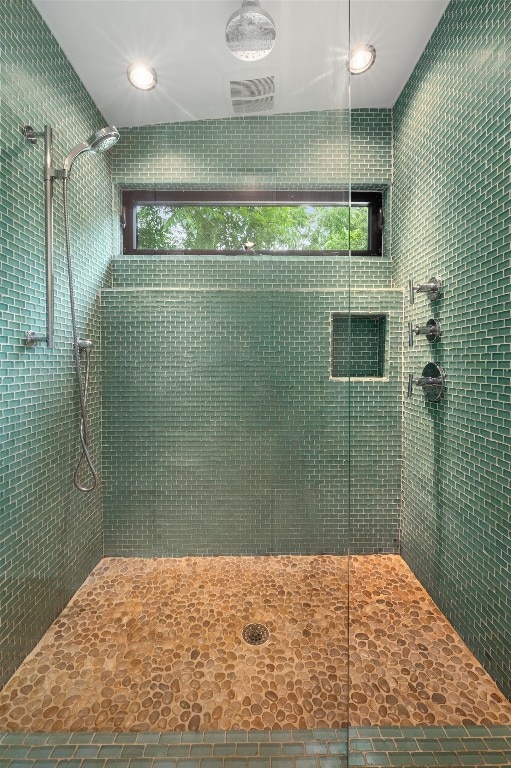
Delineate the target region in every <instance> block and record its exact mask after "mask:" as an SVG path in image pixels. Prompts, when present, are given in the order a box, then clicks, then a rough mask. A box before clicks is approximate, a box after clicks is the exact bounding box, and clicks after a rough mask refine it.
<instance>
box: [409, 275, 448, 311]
mask: <svg viewBox="0 0 511 768" xmlns="http://www.w3.org/2000/svg"><path fill="white" fill-rule="evenodd" d="M442 285H443V283H442V278H441V277H430V278H429V280H428V282H427V283H423V284H421V285H414V284H413V280H409V281H408V292H409V296H410V304H414V303H415V293H427V294H428V299H430V300H431V301H436V299H438V298H439V297H440V296H441V295H442Z"/></svg>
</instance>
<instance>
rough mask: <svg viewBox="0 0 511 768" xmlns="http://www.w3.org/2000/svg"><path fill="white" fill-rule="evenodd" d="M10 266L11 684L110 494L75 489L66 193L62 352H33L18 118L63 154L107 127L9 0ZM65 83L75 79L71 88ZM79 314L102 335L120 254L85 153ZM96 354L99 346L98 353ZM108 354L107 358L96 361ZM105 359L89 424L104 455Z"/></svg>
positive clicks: (105, 192)
mask: <svg viewBox="0 0 511 768" xmlns="http://www.w3.org/2000/svg"><path fill="white" fill-rule="evenodd" d="M0 36H1V40H0V43H1V44H0V48H1V51H2V67H1V74H0V79H1V92H2V100H1V107H0V109H1V112H0V120H1V125H0V128H1V130H0V150H1V168H0V176H1V187H2V201H1V204H0V229H1V234H0V253H1V267H0V275H1V281H2V291H1V294H2V300H1V301H2V303H1V315H2V328H1V335H0V342H1V355H2V358H1V363H2V379H1V383H0V389H1V397H2V415H1V420H0V442H1V462H2V478H3V484H2V504H1V512H0V541H1V545H0V546H1V550H0V579H1V582H2V584H1V587H0V600H1V612H2V634H1V647H0V652H1V664H0V682H3V681H5V679H6V678H7V677H8V676H9V675H10V674H11V673H12V672H13V671H14V669H15V667H16V666H17V664H18V663H19V662H20V661H21V660H22V659H23V658H24V657H25V656H26V654H27V653H28V652H29V651H30V650H31V649H32V648H33V647H34V645H35V644H36V643H37V641H38V640H39V638H40V636H41V635H42V633H43V632H44V631H45V630H46V629H47V627H48V626H49V624H50V623H51V622H52V621H53V619H54V618H55V616H56V615H57V614H58V613H59V611H60V610H61V609H62V608H63V606H64V605H65V604H66V602H67V601H68V600H69V598H70V596H71V595H72V593H73V592H74V590H75V589H76V588H77V586H78V585H79V584H80V583H81V582H82V581H83V579H84V578H85V577H86V576H87V574H88V573H89V571H90V570H91V568H92V567H93V566H94V565H95V564H96V562H97V561H98V559H99V558H100V556H101V552H102V504H101V499H100V494H99V493H97V492H96V493H93V494H91V495H87V496H83V495H80V494H79V493H78V492H76V491H74V490H73V488H72V474H73V466H74V463H75V461H76V459H77V455H78V439H77V429H78V414H77V402H76V390H75V384H74V379H73V359H72V345H71V341H70V338H71V329H70V320H69V302H68V298H67V290H66V280H67V273H66V269H65V257H64V253H63V247H62V243H63V231H62V204H61V196H60V189H58V188H56V189H55V251H54V261H55V265H54V266H55V324H56V341H55V349H54V350H49V349H47V348H46V346H45V345H41V346H40V347H37V348H34V349H30V350H29V349H26V348H25V347H24V346H23V344H22V338H23V335H24V333H25V331H27V330H28V329H30V328H31V329H33V330H35V331H37V332H39V333H44V332H45V327H46V326H45V323H46V318H45V312H46V310H45V262H44V230H43V226H44V201H43V172H42V165H43V143H42V141H41V140H40V141H39V142H38V145H37V146H29V145H28V144H27V143H26V142H25V141H24V139H23V138H22V136H21V134H20V126H22V125H25V124H27V123H30V124H31V125H33V126H34V128H35V130H42V129H43V126H44V125H45V124H49V125H52V126H53V129H54V158H55V162H56V163H57V164H58V163H63V159H64V157H65V156H66V155H67V154H68V152H69V151H70V150H71V148H72V147H74V146H75V145H76V144H77V143H78V142H80V141H83V140H84V138H86V137H87V136H89V135H90V134H91V133H92V132H93V131H95V130H97V129H98V128H99V127H100V126H101V125H102V124H104V121H103V118H102V117H101V115H100V114H99V113H98V111H97V110H96V108H95V107H94V105H93V104H92V102H91V100H90V98H89V96H88V94H87V92H86V91H85V89H84V88H83V86H82V84H81V83H80V81H79V80H78V78H77V76H76V74H75V73H74V71H73V70H72V69H71V67H70V65H69V63H68V62H67V60H66V58H65V56H64V54H63V53H62V51H61V50H60V48H59V46H58V45H57V43H56V42H55V40H54V39H53V37H52V36H51V35H50V33H49V31H48V29H47V27H46V26H45V24H44V23H43V21H42V19H41V17H40V16H39V14H38V13H37V11H36V10H35V8H34V6H33V5H32V3H31V2H29V0H2V2H1V3H0ZM64 84H65V85H64ZM70 216H71V226H72V229H73V238H72V239H73V245H74V263H75V267H76V284H77V285H76V294H77V296H76V298H77V306H78V322H79V328H80V330H81V331H85V332H86V333H87V334H88V335H89V336H90V337H91V338H92V339H93V340H94V342H95V344H96V348H97V347H98V342H99V322H98V321H99V314H98V306H97V296H98V289H99V287H100V286H101V284H102V283H103V282H104V280H105V276H106V274H107V269H108V262H109V257H110V256H111V251H112V224H111V189H110V174H109V168H108V160H107V159H106V158H104V157H98V158H96V159H95V160H91V159H82V160H81V161H78V162H77V163H76V165H75V168H74V170H73V175H72V178H71V181H70ZM96 355H97V353H95V357H96ZM96 359H97V357H96ZM99 402H100V391H99V378H98V367H97V366H96V367H95V370H94V374H93V377H92V392H91V399H90V414H91V418H90V429H91V434H92V436H93V439H92V447H93V453H94V455H95V456H96V457H97V459H98V460H99V458H100V456H99V447H100V446H99V437H98V435H99V427H100V409H99Z"/></svg>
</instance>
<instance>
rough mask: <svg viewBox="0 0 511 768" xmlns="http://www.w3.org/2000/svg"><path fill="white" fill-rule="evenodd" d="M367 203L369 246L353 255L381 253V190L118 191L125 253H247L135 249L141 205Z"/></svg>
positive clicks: (323, 252)
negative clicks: (137, 218)
mask: <svg viewBox="0 0 511 768" xmlns="http://www.w3.org/2000/svg"><path fill="white" fill-rule="evenodd" d="M350 199H351V202H352V203H367V207H368V209H369V232H368V236H369V248H368V249H367V250H362V251H361V250H352V251H351V254H352V255H353V256H381V255H382V241H383V221H384V216H383V193H382V192H376V191H372V190H371V191H362V190H352V191H351V193H350V192H348V191H342V190H307V191H282V190H267V191H254V190H252V191H249V190H247V191H243V190H240V191H226V190H204V191H193V190H153V189H124V190H122V192H121V206H122V217H121V225H122V252H123V253H124V254H127V255H134V256H136V255H143V256H147V255H155V256H157V255H161V256H165V255H179V254H190V255H201V256H203V255H218V256H225V255H229V254H230V255H244V256H246V255H247V251H244V250H227V249H226V250H221V251H216V250H213V249H208V250H163V249H158V250H149V249H147V248H135V247H134V246H135V238H136V208H137V206H141V205H167V206H170V205H172V206H178V205H179V206H193V205H197V206H199V205H225V206H229V205H276V206H285V205H289V206H291V205H297V206H298V205H314V204H315V205H321V204H323V205H332V206H334V205H340V206H347V205H348V204H349V202H350ZM250 253H256V254H261V255H270V256H286V255H288V254H300V255H303V256H321V255H324V256H346V255H347V254H348V253H350V252H349V251H334V250H316V251H307V250H278V251H271V250H257V249H256V250H255V251H251V252H250Z"/></svg>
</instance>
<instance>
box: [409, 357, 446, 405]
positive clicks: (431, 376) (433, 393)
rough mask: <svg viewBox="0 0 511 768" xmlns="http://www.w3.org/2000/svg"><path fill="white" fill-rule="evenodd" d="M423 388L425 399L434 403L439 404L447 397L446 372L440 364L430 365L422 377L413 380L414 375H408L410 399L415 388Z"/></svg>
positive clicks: (424, 370)
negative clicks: (439, 401)
mask: <svg viewBox="0 0 511 768" xmlns="http://www.w3.org/2000/svg"><path fill="white" fill-rule="evenodd" d="M414 386H416V387H422V391H423V392H424V397H425V398H426V400H429V401H430V402H432V403H436V402H438V400H441V399H442V398H443V397H444V395H445V371H444V369H443V368H442V366H441V365H439V364H438V363H428V364H427V365H426V366H425V367H424V369H423V371H422V376H421V377H420V378H418V379H414V378H413V373H410V374H408V393H407V394H408V397H412V395H413V388H414Z"/></svg>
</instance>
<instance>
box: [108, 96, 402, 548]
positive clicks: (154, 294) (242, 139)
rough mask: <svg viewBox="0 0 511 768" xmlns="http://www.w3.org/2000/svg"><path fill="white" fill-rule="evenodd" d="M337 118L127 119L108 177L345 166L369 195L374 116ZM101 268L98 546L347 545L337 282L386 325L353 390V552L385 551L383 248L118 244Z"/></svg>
mask: <svg viewBox="0 0 511 768" xmlns="http://www.w3.org/2000/svg"><path fill="white" fill-rule="evenodd" d="M349 120H350V118H349V114H348V113H347V112H335V111H332V112H322V113H314V112H310V113H302V114H294V115H278V116H271V117H247V118H235V119H230V120H207V121H201V122H193V123H179V124H174V125H159V126H152V127H146V128H133V129H130V130H125V131H123V141H122V143H119V144H118V145H117V146H116V147H115V148H114V152H113V178H114V181H115V182H116V183H117V184H118V185H119V186H121V187H130V186H131V187H136V186H147V185H158V186H166V187H174V188H178V189H187V188H194V187H198V188H213V189H215V188H229V187H231V188H235V189H245V188H270V189H273V188H281V189H283V188H284V189H285V188H305V189H307V188H309V189H310V188H328V187H345V186H346V184H347V182H348V180H349V166H350V161H351V167H352V176H351V178H352V182H353V184H360V185H363V186H365V187H369V186H370V187H374V188H378V187H379V188H381V189H384V188H385V187H386V185H388V183H389V181H390V178H391V112H390V110H388V109H376V110H356V111H354V112H353V113H352V115H351V129H350V123H349ZM350 130H351V148H350V140H349V134H350ZM113 273H114V281H115V282H114V284H115V286H116V288H118V289H119V290H115V291H106V292H103V299H102V303H103V308H102V309H103V328H104V333H105V341H106V343H107V347H106V348H105V358H104V384H105V390H104V408H103V418H104V437H105V446H106V452H105V454H104V482H105V495H104V500H105V542H106V551H107V552H108V553H109V554H114V553H115V554H131V555H135V554H139V555H140V554H144V555H155V554H173V555H176V554H179V555H182V554H199V553H202V554H220V553H222V554H226V553H233V554H234V553H240V554H254V553H271V552H296V553H308V552H318V551H319V552H321V551H325V552H326V551H329V552H330V551H334V552H343V551H346V548H347V543H348V539H347V537H348V528H347V522H348V472H349V460H348V453H347V451H348V442H347V441H348V429H349V424H348V421H349V419H348V415H349V411H348V407H349V403H348V385H347V383H343V382H332V381H329V372H330V337H329V329H330V321H329V313H330V312H331V311H335V310H336V309H338V308H339V303H338V302H339V301H341V305H342V306H341V308H346V307H347V294H346V290H347V289H348V287H349V286H350V287H351V288H352V289H354V290H357V289H364V290H365V289H367V288H369V289H370V290H369V292H368V293H366V294H365V297H363V294H360V296H358V298H357V301H359V302H361V303H362V305H363V306H362V310H364V311H365V310H366V309H367V311H373V310H374V308H375V307H376V311H382V312H385V311H389V312H391V313H392V325H391V328H392V334H393V335H392V346H391V352H390V359H391V364H390V368H391V377H390V380H389V381H386V382H376V383H375V382H369V381H368V382H359V383H357V386H356V387H354V388H353V397H352V408H353V409H354V412H355V413H356V414H357V418H358V419H359V423H360V426H361V430H360V433H359V437H358V438H357V441H356V442H357V451H358V452H359V458H360V463H359V465H358V468H357V469H356V470H355V471H354V474H353V489H354V493H353V510H354V511H356V519H357V525H356V526H355V530H356V533H355V548H356V550H357V551H370V552H374V551H393V550H395V548H396V541H397V529H398V513H399V472H400V470H399V459H400V455H399V453H400V434H399V425H398V414H399V405H398V398H399V394H398V393H399V392H400V384H399V375H398V367H397V365H398V364H397V361H398V359H399V354H400V352H399V351H398V349H399V344H400V340H399V327H400V326H399V323H400V320H399V321H398V320H397V317H399V318H401V312H402V297H401V294H400V293H395V292H394V293H392V294H389V293H388V292H387V291H386V290H385V289H388V288H389V286H390V278H391V275H390V259H389V258H388V257H385V258H382V259H370V258H369V259H367V258H366V259H356V258H354V259H353V260H352V264H351V268H350V264H349V262H348V260H346V259H344V260H342V259H341V260H339V259H331V258H330V259H329V258H327V257H318V258H309V259H304V258H300V257H283V258H278V259H275V258H271V257H260V256H256V257H253V256H247V257H245V258H243V259H240V258H239V257H236V256H231V257H228V256H225V257H221V258H219V257H217V256H210V257H195V258H190V257H187V256H176V257H163V258H153V257H138V256H137V257H134V256H129V255H126V256H121V257H118V258H117V259H115V261H114V265H113ZM121 288H124V289H131V290H121ZM137 289H138V290H137ZM334 289H338V292H336V291H335V290H334ZM339 297H341V298H339ZM368 307H372V308H373V309H368ZM119 328H122V329H127V332H128V334H129V341H130V351H129V355H126V349H125V348H124V347H122V346H121V347H119V348H118V347H117V341H116V333H117V330H116V329H119ZM118 393H122V395H119V396H118ZM396 398H397V399H396ZM376 402H378V403H379V406H383V409H381V408H379V407H377V405H376ZM390 414H392V415H390ZM378 425H381V429H379V428H378ZM375 432H376V433H380V434H381V435H382V440H381V447H380V448H381V449H380V451H379V452H378V457H377V458H376V460H375V461H373V458H372V447H371V450H370V448H369V446H370V445H371V446H373V443H372V441H373V440H374V433H375ZM389 457H392V459H393V460H394V459H395V464H393V466H392V469H391V470H390V471H389V468H388V467H389ZM382 499H383V500H382Z"/></svg>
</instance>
